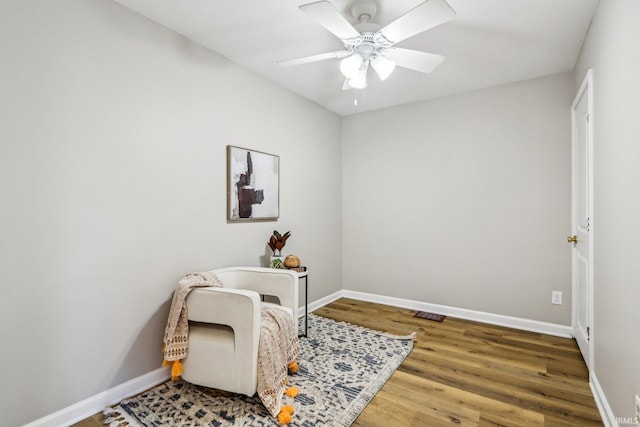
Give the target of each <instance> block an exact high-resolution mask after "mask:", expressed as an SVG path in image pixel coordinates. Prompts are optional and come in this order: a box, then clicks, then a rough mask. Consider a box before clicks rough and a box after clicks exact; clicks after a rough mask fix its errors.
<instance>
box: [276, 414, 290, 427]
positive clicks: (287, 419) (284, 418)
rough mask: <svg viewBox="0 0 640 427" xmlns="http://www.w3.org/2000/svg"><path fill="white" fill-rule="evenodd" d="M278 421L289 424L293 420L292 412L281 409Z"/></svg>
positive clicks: (281, 423)
mask: <svg viewBox="0 0 640 427" xmlns="http://www.w3.org/2000/svg"><path fill="white" fill-rule="evenodd" d="M278 422H279V423H280V425H283V426H284V425H287V424H289V423H290V422H291V414H289V413H288V412H285V411H280V413H279V414H278Z"/></svg>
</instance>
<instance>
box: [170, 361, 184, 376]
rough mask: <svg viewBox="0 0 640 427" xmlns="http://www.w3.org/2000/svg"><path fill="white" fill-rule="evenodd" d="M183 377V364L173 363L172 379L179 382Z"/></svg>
mask: <svg viewBox="0 0 640 427" xmlns="http://www.w3.org/2000/svg"><path fill="white" fill-rule="evenodd" d="M180 375H182V363H180V361H179V360H176V361H174V362H173V366H171V379H172V380H177V379H178V378H180Z"/></svg>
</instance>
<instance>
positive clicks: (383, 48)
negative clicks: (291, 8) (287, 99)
mask: <svg viewBox="0 0 640 427" xmlns="http://www.w3.org/2000/svg"><path fill="white" fill-rule="evenodd" d="M300 10H301V11H302V12H304V13H305V14H307V15H308V16H309V17H311V18H312V19H314V20H315V21H316V22H318V23H319V24H320V25H322V26H323V27H324V28H325V29H327V30H328V31H329V32H331V33H333V34H334V35H335V36H336V37H338V38H339V39H340V40H342V43H343V45H344V49H345V50H342V51H335V52H329V53H323V54H320V55H313V56H308V57H304V58H299V59H293V60H289V61H283V62H280V63H279V64H280V65H281V66H284V67H289V66H294V65H301V64H307V63H311V62H316V61H321V60H325V59H341V61H340V71H342V74H343V75H344V76H345V78H346V80H345V84H344V85H343V89H351V88H354V89H363V88H365V87H367V70H368V68H369V66H372V67H373V68H374V70H375V71H376V73H377V74H378V77H380V80H385V79H386V78H388V77H389V76H390V75H391V73H392V72H393V70H394V69H395V67H396V65H397V66H399V67H403V68H408V69H410V70H414V71H419V72H422V73H430V72H431V71H433V70H434V69H435V68H436V67H437V66H438V65H439V64H440V63H441V62H442V61H443V60H444V57H443V56H441V55H436V54H432V53H427V52H421V51H417V50H411V49H403V48H399V47H396V46H395V45H396V43H399V42H401V41H403V40H405V39H408V38H409V37H413V36H414V35H416V34H419V33H421V32H424V31H426V30H428V29H431V28H434V27H436V26H438V25H440V24H443V23H445V22H447V21H448V20H450V19H452V18H453V17H454V16H455V12H454V11H453V9H451V7H450V6H449V5H448V4H447V2H446V0H425V1H424V2H422V3H421V4H419V5H418V6H416V7H415V8H413V9H412V10H410V11H409V12H407V13H405V14H404V15H402V16H401V17H399V18H398V19H396V20H395V21H393V22H391V23H390V24H388V25H386V26H385V27H382V26H381V25H379V24H376V23H374V22H372V20H373V18H374V17H375V15H376V13H377V11H378V5H377V3H376V2H375V0H356V2H355V3H354V4H353V5H352V6H351V14H352V16H353V18H354V19H355V21H356V24H355V25H352V24H351V23H350V22H349V21H348V20H347V19H346V18H345V17H344V16H342V15H341V14H340V12H338V10H337V9H336V8H335V7H334V6H333V5H332V4H331V3H330V2H328V1H326V0H325V1H318V2H315V3H310V4H305V5H302V6H300Z"/></svg>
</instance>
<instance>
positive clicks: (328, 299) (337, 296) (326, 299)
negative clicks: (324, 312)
mask: <svg viewBox="0 0 640 427" xmlns="http://www.w3.org/2000/svg"><path fill="white" fill-rule="evenodd" d="M343 292H344V291H338V292H334V293H332V294H331V295H327V296H326V297H324V298H320V299H318V300H315V301H313V302H311V303H310V304H309V307H308V308H307V310H308V312H309V313H311V312H312V311H313V310H317V309H319V308H320V307H324V306H325V305H327V304H331V303H332V302H334V301H335V300H338V299H340V298H342V297H343ZM302 316H304V305H303V306H302V307H300V308H298V317H302Z"/></svg>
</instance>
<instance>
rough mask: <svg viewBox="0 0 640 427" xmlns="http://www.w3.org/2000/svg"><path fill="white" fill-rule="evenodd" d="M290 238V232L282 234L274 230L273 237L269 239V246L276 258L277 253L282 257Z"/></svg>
mask: <svg viewBox="0 0 640 427" xmlns="http://www.w3.org/2000/svg"><path fill="white" fill-rule="evenodd" d="M289 237H291V232H290V231H287V232H286V233H284V234H280V233H278V230H273V235H271V237H270V238H269V241H268V242H267V245H269V248H270V249H271V250H272V251H273V255H274V256H276V251H278V254H277V256H282V248H284V245H285V244H286V243H287V239H288V238H289Z"/></svg>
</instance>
